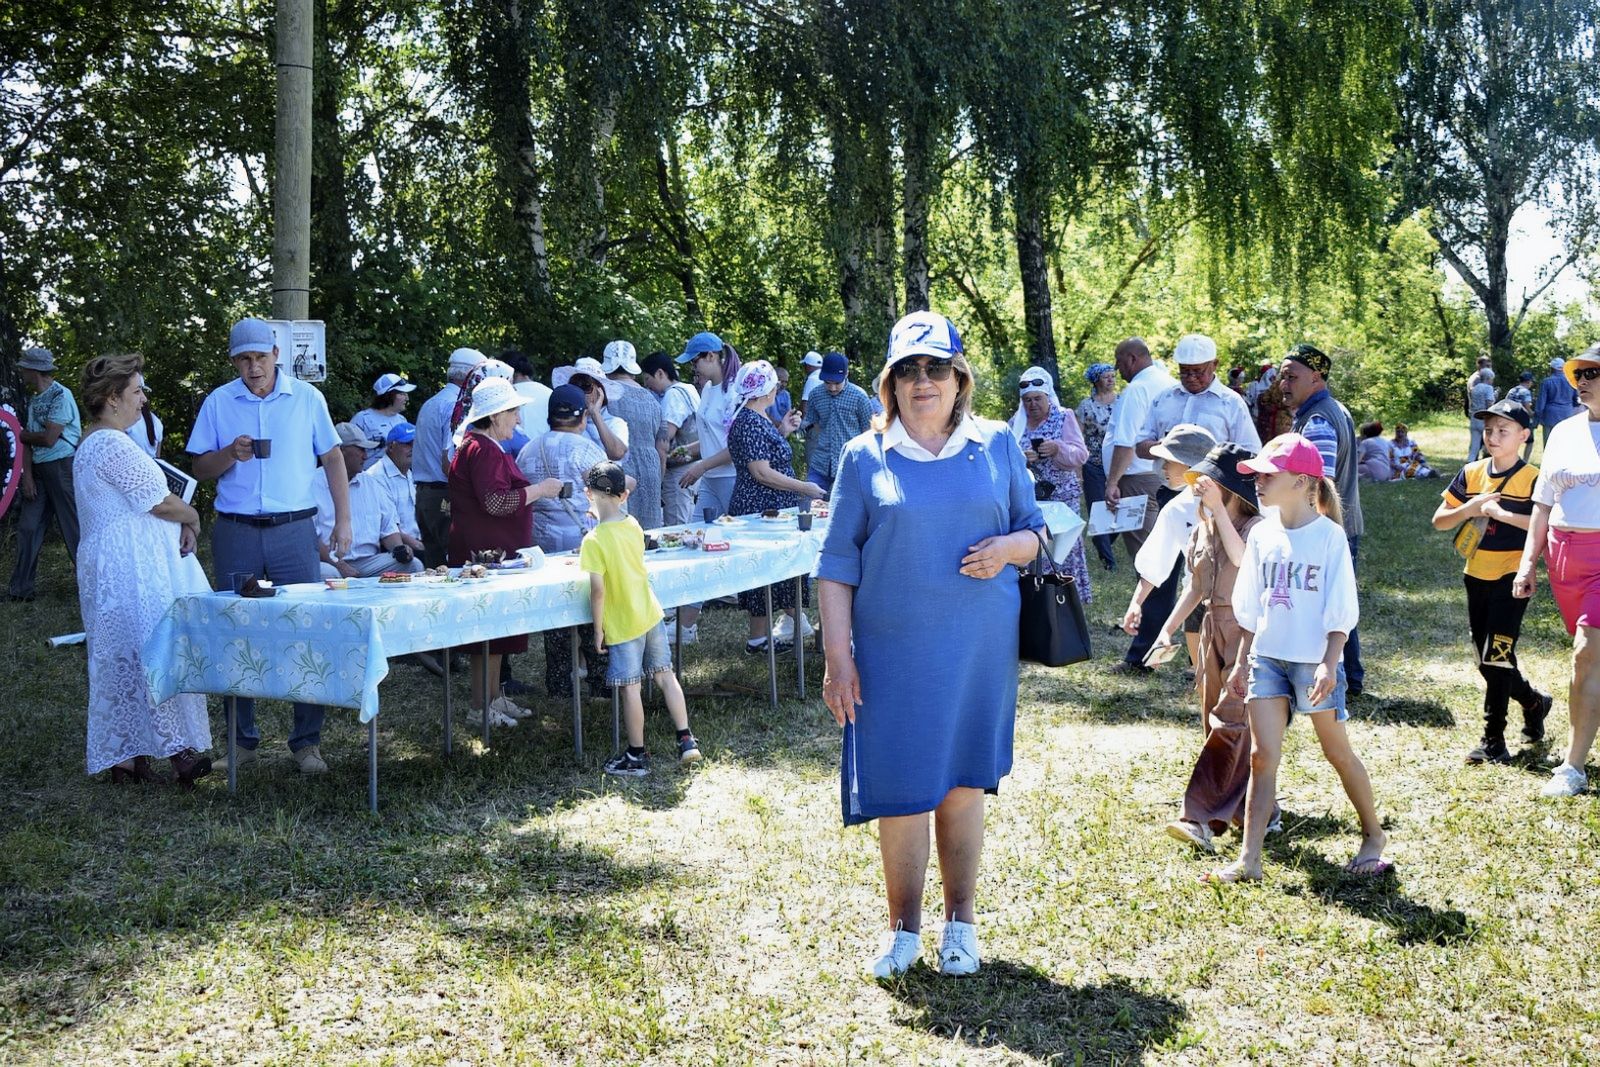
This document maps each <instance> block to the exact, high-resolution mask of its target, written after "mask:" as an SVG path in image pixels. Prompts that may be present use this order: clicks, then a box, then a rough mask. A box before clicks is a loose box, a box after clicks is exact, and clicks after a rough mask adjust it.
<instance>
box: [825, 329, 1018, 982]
mask: <svg viewBox="0 0 1600 1067" xmlns="http://www.w3.org/2000/svg"><path fill="white" fill-rule="evenodd" d="M972 388H973V379H972V370H971V368H970V367H969V366H968V365H967V361H966V359H965V357H964V356H963V354H962V347H961V338H960V336H959V335H958V334H957V333H956V329H955V327H954V326H953V325H952V324H951V323H950V320H948V319H946V318H945V317H944V316H942V315H937V314H933V313H932V312H926V311H919V312H914V313H912V314H910V315H907V316H906V317H905V318H903V319H901V320H900V321H899V322H898V323H896V324H895V327H894V330H893V331H892V332H891V334H890V337H889V356H888V361H887V363H886V364H885V367H884V371H883V374H882V377H881V379H880V386H879V398H880V399H881V400H882V402H883V407H884V411H883V414H882V415H880V416H878V418H877V419H876V420H875V422H874V427H875V432H871V433H867V434H863V435H862V436H860V437H858V438H856V439H855V440H854V441H852V442H850V444H849V445H847V446H846V447H845V450H844V453H843V455H842V456H841V457H840V463H839V474H838V478H837V480H836V481H835V482H834V487H833V498H832V509H833V514H832V518H831V521H830V523H829V529H828V535H827V538H826V540H825V542H824V544H823V550H822V558H821V561H820V563H819V565H818V569H817V576H818V578H819V579H820V580H821V584H820V586H819V595H820V598H821V604H822V620H823V626H822V632H823V641H824V653H825V658H826V661H827V669H826V673H825V675H824V678H823V699H824V701H825V702H826V703H827V705H828V708H829V710H831V711H832V712H833V715H834V718H835V719H836V720H837V721H838V722H839V724H840V725H841V726H843V727H844V752H843V758H842V761H841V766H840V800H841V805H842V808H843V814H844V821H845V824H846V825H853V824H856V823H862V822H867V821H869V820H871V819H878V820H879V823H878V838H879V847H880V850H881V852H882V856H883V874H884V882H885V884H886V888H887V890H888V897H889V932H888V933H887V934H886V935H885V937H884V946H883V951H882V952H881V954H879V955H878V956H876V957H874V958H873V959H872V960H871V961H870V962H869V964H868V967H867V971H868V973H869V975H871V976H872V977H875V978H890V977H893V976H895V975H899V974H903V973H905V971H906V970H907V969H908V968H909V967H910V966H911V965H912V964H913V963H914V962H916V960H917V958H918V956H919V955H920V952H921V938H920V934H921V928H922V889H923V884H924V882H925V880H926V877H927V868H928V813H929V812H932V813H933V825H934V836H935V838H936V839H937V843H938V849H939V870H940V874H941V875H942V879H943V882H944V917H945V925H944V933H943V937H942V940H941V944H940V949H939V969H940V970H941V971H942V972H943V973H944V974H955V975H959V974H972V973H973V972H975V971H977V969H978V965H979V954H978V943H977V930H976V927H975V926H974V918H975V917H974V897H975V895H976V891H977V881H978V860H979V855H980V853H981V852H982V848H983V808H984V799H983V798H984V794H985V793H986V792H995V791H996V790H997V789H998V788H999V784H1000V779H1001V778H1002V777H1004V776H1005V775H1006V774H1007V773H1009V772H1010V770H1011V745H1012V734H1013V732H1014V726H1015V721H1016V704H1017V615H1018V611H1019V609H1020V599H1019V598H1020V594H1019V592H1018V588H1017V581H1016V577H1017V573H1016V571H1015V570H1013V568H1014V567H1020V566H1025V565H1026V564H1028V563H1030V562H1031V561H1032V560H1033V558H1034V555H1035V553H1037V552H1038V550H1039V547H1040V544H1041V538H1042V536H1043V533H1042V531H1043V527H1044V519H1043V516H1042V515H1041V514H1040V512H1039V507H1038V505H1037V504H1036V503H1034V496H1033V482H1032V480H1031V479H1030V478H1029V477H1028V468H1027V464H1026V462H1025V461H1024V459H1023V456H1022V451H1021V449H1020V447H1019V446H1018V444H1017V441H1016V438H1014V437H1013V436H1012V435H1011V433H1010V432H1009V430H1008V429H1007V428H1006V426H1005V425H1004V424H1003V423H998V422H989V421H987V420H979V419H976V418H974V417H972V415H971V414H970V413H969V411H968V405H969V403H970V400H971V397H972ZM956 620H959V626H952V624H953V623H955V622H956ZM952 635H957V636H954V637H953V636H952Z"/></svg>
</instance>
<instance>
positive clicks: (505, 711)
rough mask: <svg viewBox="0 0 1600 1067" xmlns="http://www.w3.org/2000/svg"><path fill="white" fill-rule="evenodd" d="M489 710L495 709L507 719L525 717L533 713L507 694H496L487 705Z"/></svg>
mask: <svg viewBox="0 0 1600 1067" xmlns="http://www.w3.org/2000/svg"><path fill="white" fill-rule="evenodd" d="M489 710H490V711H497V712H499V713H500V714H501V715H504V716H505V717H506V718H508V719H526V718H528V717H529V716H530V715H532V714H533V711H532V710H531V709H529V708H525V707H523V706H522V705H521V704H518V703H517V702H516V701H514V700H512V699H511V698H510V697H508V696H504V695H501V696H497V697H495V698H494V701H493V703H491V704H490V705H489Z"/></svg>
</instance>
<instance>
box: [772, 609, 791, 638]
mask: <svg viewBox="0 0 1600 1067" xmlns="http://www.w3.org/2000/svg"><path fill="white" fill-rule="evenodd" d="M772 639H773V640H774V641H780V642H788V641H793V640H794V616H793V615H790V614H789V613H788V612H787V611H785V612H780V613H779V614H778V618H777V620H776V621H775V622H773V624H772Z"/></svg>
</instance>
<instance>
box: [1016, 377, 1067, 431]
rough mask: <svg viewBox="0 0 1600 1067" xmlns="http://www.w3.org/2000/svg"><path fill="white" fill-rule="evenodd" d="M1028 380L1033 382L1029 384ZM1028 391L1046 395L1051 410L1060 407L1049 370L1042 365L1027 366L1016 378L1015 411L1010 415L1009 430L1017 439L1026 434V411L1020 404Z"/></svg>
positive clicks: (1054, 383) (1054, 381)
mask: <svg viewBox="0 0 1600 1067" xmlns="http://www.w3.org/2000/svg"><path fill="white" fill-rule="evenodd" d="M1030 382H1031V383H1035V384H1032V385H1030V384H1029V383H1030ZM1030 393H1043V394H1044V395H1046V396H1048V397H1049V398H1050V410H1051V411H1056V410H1058V409H1059V408H1060V407H1061V401H1060V400H1057V399H1056V380H1055V379H1054V378H1052V377H1051V376H1050V372H1049V371H1047V370H1045V369H1044V368H1043V367H1029V368H1028V369H1027V370H1025V371H1023V372H1022V377H1020V378H1018V379H1017V413H1016V414H1015V415H1013V416H1011V432H1012V433H1013V434H1015V435H1016V437H1017V440H1019V441H1022V440H1025V439H1026V438H1027V434H1028V411H1027V409H1026V408H1024V407H1023V406H1022V398H1023V397H1025V396H1027V395H1029V394H1030Z"/></svg>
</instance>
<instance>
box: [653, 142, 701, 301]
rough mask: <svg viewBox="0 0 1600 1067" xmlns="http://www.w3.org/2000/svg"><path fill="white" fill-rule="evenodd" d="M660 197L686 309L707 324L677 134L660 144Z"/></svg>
mask: <svg viewBox="0 0 1600 1067" xmlns="http://www.w3.org/2000/svg"><path fill="white" fill-rule="evenodd" d="M656 194H657V195H658V196H659V197H660V198H661V207H662V210H663V211H664V212H665V215H664V218H665V221H666V225H665V226H664V227H663V228H664V229H665V230H666V236H667V241H668V243H669V244H671V246H672V253H673V255H672V266H671V268H670V269H671V270H672V273H673V275H674V276H675V277H676V278H677V279H678V284H679V285H680V286H681V287H682V288H683V310H684V311H685V312H687V313H688V315H689V318H691V319H693V320H695V321H696V322H700V321H703V319H704V316H703V315H702V313H701V311H700V287H699V285H698V284H697V283H696V280H695V273H694V232H693V231H692V230H691V229H690V228H689V211H688V204H687V197H686V196H685V195H684V193H683V169H682V167H681V166H679V163H678V146H677V145H676V144H675V143H674V142H673V131H671V130H668V131H667V135H666V136H665V137H664V138H662V140H661V142H660V143H658V144H657V145H656Z"/></svg>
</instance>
